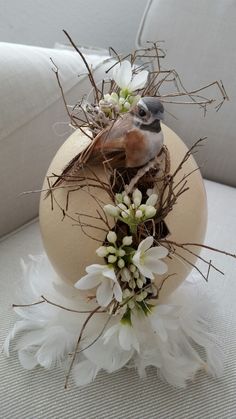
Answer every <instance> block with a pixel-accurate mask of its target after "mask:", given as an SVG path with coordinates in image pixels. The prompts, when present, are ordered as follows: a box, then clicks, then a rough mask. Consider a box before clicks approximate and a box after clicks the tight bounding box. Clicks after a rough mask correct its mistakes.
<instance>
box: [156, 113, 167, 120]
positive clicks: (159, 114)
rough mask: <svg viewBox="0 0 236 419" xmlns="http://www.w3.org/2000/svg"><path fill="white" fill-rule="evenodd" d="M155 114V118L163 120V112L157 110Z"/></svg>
mask: <svg viewBox="0 0 236 419" xmlns="http://www.w3.org/2000/svg"><path fill="white" fill-rule="evenodd" d="M155 116H156V119H159V120H160V121H164V119H165V117H164V112H157V114H156V115H155Z"/></svg>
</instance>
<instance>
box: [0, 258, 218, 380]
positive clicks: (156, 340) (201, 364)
mask: <svg viewBox="0 0 236 419" xmlns="http://www.w3.org/2000/svg"><path fill="white" fill-rule="evenodd" d="M22 267H23V278H22V286H21V290H20V292H19V290H17V299H16V300H15V301H13V302H14V303H15V302H17V304H31V303H36V302H37V301H42V297H41V296H42V295H43V296H44V297H46V298H47V299H49V300H50V301H52V302H54V303H56V304H59V305H62V306H63V307H66V308H69V309H71V310H80V311H82V310H93V309H94V307H95V306H94V304H93V303H91V302H90V303H88V302H87V301H86V300H85V299H84V298H83V296H82V295H81V292H80V291H78V290H76V289H75V288H74V287H72V286H69V285H65V284H64V283H63V282H62V281H60V280H59V279H58V278H57V276H56V274H55V272H54V271H53V269H52V267H51V265H50V263H49V261H48V259H47V257H46V256H45V255H41V256H39V257H37V258H35V257H32V256H31V257H30V262H29V263H28V264H25V263H24V262H22ZM215 307H216V304H215V301H212V300H211V298H210V297H209V293H207V292H206V288H205V287H204V288H203V290H202V291H201V289H200V288H199V287H198V285H197V283H196V281H195V282H194V281H192V283H190V282H186V283H185V284H183V285H182V286H181V287H180V288H179V289H178V290H177V291H175V292H174V293H173V294H172V295H171V297H169V299H168V301H166V302H165V304H159V305H157V306H156V308H155V309H154V310H153V312H152V314H150V315H148V316H147V317H144V316H140V315H132V324H133V328H132V329H131V330H130V333H129V328H130V327H129V326H127V325H126V326H122V325H121V324H120V323H119V320H120V318H119V316H115V317H112V318H111V319H110V320H109V315H108V314H106V313H104V314H102V313H97V314H95V315H94V316H93V318H92V319H91V320H90V322H89V323H88V325H87V327H86V329H85V333H84V335H83V339H82V341H81V345H80V348H79V349H78V350H79V351H81V352H80V353H79V354H78V355H77V356H76V360H75V363H74V365H73V370H72V375H73V377H74V380H75V383H76V384H77V385H79V386H81V385H85V384H88V383H90V382H92V381H93V380H94V379H95V378H96V375H97V373H98V372H99V370H101V369H103V370H106V371H107V372H109V373H111V372H113V371H117V370H119V369H120V368H122V367H123V366H125V365H127V366H129V367H135V368H136V369H137V371H138V373H139V375H140V376H141V377H143V376H145V375H146V368H147V367H148V366H154V367H155V368H156V369H157V372H158V373H159V374H160V376H161V377H163V378H164V379H165V380H166V381H167V382H168V383H170V384H171V385H173V386H175V387H185V386H186V383H187V381H188V380H191V379H192V378H193V377H194V375H195V373H196V372H197V371H198V370H201V369H202V370H205V371H206V372H207V373H209V374H211V375H212V376H214V377H218V376H220V375H221V374H222V371H223V365H222V364H223V362H222V359H223V356H222V351H221V349H220V347H219V344H218V343H217V341H216V337H215V336H214V335H213V334H212V333H211V332H210V330H211V318H212V316H213V315H214V309H215ZM14 310H15V312H16V314H17V315H18V316H19V317H20V318H21V320H18V321H17V322H16V323H15V325H14V327H13V329H12V330H11V331H10V332H9V334H8V336H7V338H6V340H5V343H4V351H5V353H6V355H7V356H9V346H10V342H11V341H12V340H14V342H15V347H14V349H15V350H17V351H18V356H19V360H20V363H21V365H22V367H23V368H26V369H32V368H34V367H35V366H36V365H41V366H42V367H44V368H52V367H54V366H55V365H58V364H60V365H61V364H63V363H64V364H65V365H66V364H67V365H68V362H69V361H68V356H69V354H70V353H73V351H74V350H75V347H76V342H77V340H78V336H79V334H80V331H81V328H82V326H83V324H84V321H85V319H86V317H87V314H85V313H75V312H72V311H68V310H64V309H61V308H59V307H56V306H53V305H51V304H48V303H47V302H42V303H41V304H36V305H31V306H28V307H15V308H14ZM108 320H109V322H108ZM106 323H107V326H106V328H105V330H104V325H105V324H106ZM122 327H123V328H124V327H126V329H125V330H124V329H122ZM93 342H94V343H93ZM199 348H203V349H204V352H205V355H204V357H202V356H201V355H200V353H202V351H199V350H198V349H199ZM69 359H70V358H69Z"/></svg>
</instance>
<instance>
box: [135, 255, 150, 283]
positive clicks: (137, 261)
mask: <svg viewBox="0 0 236 419" xmlns="http://www.w3.org/2000/svg"><path fill="white" fill-rule="evenodd" d="M132 260H133V264H134V265H135V266H137V268H138V269H139V271H140V272H141V274H143V275H144V276H145V277H146V278H150V279H154V275H153V274H152V271H151V270H150V269H149V268H148V267H147V266H146V265H145V264H143V263H141V254H140V252H136V253H135V255H134V256H133V259H132Z"/></svg>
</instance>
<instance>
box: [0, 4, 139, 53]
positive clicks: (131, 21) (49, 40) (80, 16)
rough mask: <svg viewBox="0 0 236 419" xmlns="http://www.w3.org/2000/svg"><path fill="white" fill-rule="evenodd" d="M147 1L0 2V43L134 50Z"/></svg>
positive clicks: (120, 50)
mask: <svg viewBox="0 0 236 419" xmlns="http://www.w3.org/2000/svg"><path fill="white" fill-rule="evenodd" d="M146 3H147V0H116V1H115V0H0V41H5V42H13V43H22V44H29V45H39V46H46V47H52V46H53V45H54V43H55V42H61V43H65V42H67V41H66V39H65V36H64V34H63V33H62V29H66V30H67V31H68V32H69V33H70V35H71V36H72V38H73V40H74V41H75V42H76V43H77V44H80V45H92V46H99V47H108V46H110V45H112V46H113V47H114V48H115V49H116V50H117V51H118V52H127V51H130V50H132V49H133V47H134V40H135V36H136V33H137V30H138V26H139V22H140V20H141V17H142V14H143V11H144V9H145V6H146Z"/></svg>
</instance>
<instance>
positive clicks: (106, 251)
mask: <svg viewBox="0 0 236 419" xmlns="http://www.w3.org/2000/svg"><path fill="white" fill-rule="evenodd" d="M107 241H108V243H109V245H108V246H100V247H99V248H98V249H97V250H96V253H97V255H98V256H100V257H103V258H106V259H107V262H108V263H110V264H115V265H117V267H118V268H120V269H122V268H124V266H125V259H127V258H128V257H129V254H130V249H129V248H127V246H130V245H131V244H132V241H133V239H132V236H125V237H123V239H122V245H121V246H119V247H118V246H117V243H116V242H117V235H116V233H115V232H114V231H109V233H108V234H107Z"/></svg>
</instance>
